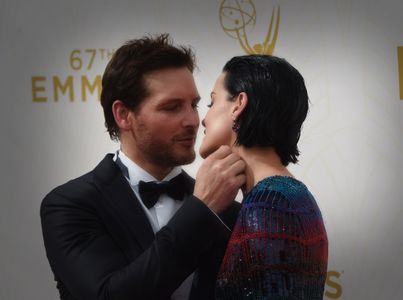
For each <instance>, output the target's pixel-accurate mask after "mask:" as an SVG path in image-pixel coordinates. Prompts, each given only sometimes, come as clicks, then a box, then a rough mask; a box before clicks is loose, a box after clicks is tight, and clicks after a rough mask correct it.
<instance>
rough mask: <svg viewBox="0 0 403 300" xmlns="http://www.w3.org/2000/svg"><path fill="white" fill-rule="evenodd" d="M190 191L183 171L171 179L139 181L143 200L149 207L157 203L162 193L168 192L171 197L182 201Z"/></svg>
mask: <svg viewBox="0 0 403 300" xmlns="http://www.w3.org/2000/svg"><path fill="white" fill-rule="evenodd" d="M187 192H188V188H187V184H186V178H185V176H184V174H183V173H181V174H179V175H178V176H176V177H174V178H172V179H171V180H170V181H164V182H161V183H156V182H155V181H150V182H144V181H141V180H140V182H139V193H140V196H141V200H142V201H143V203H144V205H145V206H146V207H147V208H151V207H153V206H154V205H155V203H157V201H158V198H159V196H160V195H161V194H167V195H168V196H169V197H171V198H173V199H175V200H179V201H182V200H183V197H184V196H185V194H186V193H187Z"/></svg>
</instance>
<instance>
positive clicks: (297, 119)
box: [223, 55, 309, 166]
mask: <svg viewBox="0 0 403 300" xmlns="http://www.w3.org/2000/svg"><path fill="white" fill-rule="evenodd" d="M223 72H225V73H226V75H225V80H224V85H225V88H226V90H227V91H228V92H229V93H230V94H231V95H233V96H236V95H238V94H239V93H241V92H245V93H246V94H247V95H248V104H247V106H246V108H245V110H244V111H243V112H242V114H241V115H240V117H239V119H238V122H239V131H238V134H237V140H236V144H237V145H242V146H244V147H247V148H249V147H255V146H258V147H267V146H271V147H273V148H274V149H275V150H276V152H277V154H278V155H279V156H280V159H281V162H282V164H283V165H285V166H287V165H288V164H289V163H290V162H291V163H296V162H297V161H298V159H297V157H298V155H299V150H298V147H297V143H298V140H299V137H300V133H301V126H302V123H303V122H304V120H305V118H306V115H307V112H308V101H309V100H308V93H307V91H306V87H305V83H304V79H303V77H302V76H301V74H300V73H299V72H298V71H297V70H296V69H295V68H294V67H293V66H291V65H290V64H289V63H288V62H287V61H286V60H285V59H282V58H278V57H275V56H269V55H246V56H236V57H233V58H232V59H231V60H229V61H228V62H227V63H226V64H225V66H224V68H223ZM232 99H234V98H232ZM230 100H231V99H230Z"/></svg>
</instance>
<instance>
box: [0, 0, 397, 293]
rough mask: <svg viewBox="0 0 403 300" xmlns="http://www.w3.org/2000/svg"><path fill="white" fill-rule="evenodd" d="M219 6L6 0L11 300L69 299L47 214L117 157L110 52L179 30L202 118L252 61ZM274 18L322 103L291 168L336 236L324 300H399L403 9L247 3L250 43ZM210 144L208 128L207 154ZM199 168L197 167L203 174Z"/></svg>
mask: <svg viewBox="0 0 403 300" xmlns="http://www.w3.org/2000/svg"><path fill="white" fill-rule="evenodd" d="M241 2H242V1H236V0H233V1H224V4H225V5H226V6H228V7H229V10H227V11H226V13H228V12H229V11H232V12H233V14H232V15H229V14H226V17H227V18H228V17H234V16H237V14H239V11H236V10H235V9H234V7H236V5H237V3H241ZM221 4H223V1H218V0H217V1H200V0H171V1H163V0H158V1H134V0H132V1H123V0H121V1H106V0H99V1H95V0H90V1H78V0H71V1H54V0H52V1H51V0H37V1H28V0H2V1H1V10H0V49H1V52H0V54H1V55H0V62H1V67H2V68H1V73H0V74H1V75H0V76H1V77H0V79H1V80H0V88H1V89H0V90H1V103H3V107H2V108H1V111H0V128H1V129H2V145H1V147H0V159H1V161H0V163H1V166H2V168H3V175H2V179H1V183H0V184H1V194H2V197H1V209H0V243H1V248H0V249H1V250H0V251H1V252H0V254H1V255H0V299H1V300H22V299H41V300H51V299H57V297H58V294H57V291H56V288H55V283H54V281H53V278H52V274H51V271H50V268H49V265H48V262H47V259H46V256H45V251H44V247H43V241H42V235H41V229H40V219H39V205H40V202H41V200H42V198H43V197H44V195H45V194H46V193H47V192H49V191H50V190H51V189H52V188H53V187H55V186H57V185H59V184H62V183H64V182H66V181H67V180H69V179H72V178H75V177H77V176H79V175H81V174H83V173H85V172H87V171H89V170H91V169H92V168H93V167H94V166H95V165H96V164H97V163H98V161H100V160H101V159H102V158H103V156H104V155H105V153H107V152H112V151H115V150H116V149H117V147H118V144H116V143H113V142H111V141H110V140H109V138H108V135H107V133H106V131H105V128H104V126H103V113H102V109H101V106H100V104H99V101H98V100H97V94H98V90H97V83H98V82H97V80H99V79H100V77H97V76H99V75H102V73H103V70H104V68H105V65H106V63H107V61H108V57H109V56H110V54H111V53H112V52H113V50H114V49H116V48H118V47H119V46H120V45H121V44H122V43H123V42H124V41H126V40H128V39H132V38H136V37H140V36H142V35H144V34H145V33H162V32H169V33H171V34H172V36H173V38H174V40H175V42H177V43H180V44H186V45H191V46H192V47H193V48H194V50H195V51H196V55H197V61H198V66H199V69H198V70H197V71H196V74H195V76H196V83H197V85H198V88H199V92H200V94H201V96H202V101H201V108H200V116H201V117H203V116H204V115H205V113H206V110H207V107H206V105H207V104H208V102H209V93H210V91H211V89H212V86H213V84H214V81H215V79H216V77H217V76H218V74H219V72H220V70H221V68H222V66H223V64H224V63H225V62H226V61H227V60H228V59H229V58H231V57H232V56H234V55H240V54H244V52H243V50H242V48H241V46H240V43H239V41H238V40H237V39H233V38H231V37H230V36H229V35H228V34H226V33H225V32H224V30H223V27H222V24H221V23H220V12H221V13H223V11H222V10H221V11H220V6H221ZM252 5H254V7H255V8H256V15H252V14H251V12H253V11H252V10H251V7H252ZM274 7H280V16H281V17H280V23H279V31H278V38H277V41H276V45H275V49H274V54H275V55H278V56H281V57H285V58H286V59H287V60H288V61H289V62H291V63H292V64H293V65H294V66H295V67H297V69H299V71H300V72H301V73H302V75H303V76H304V77H305V80H306V84H307V88H308V92H309V95H310V100H311V108H310V113H309V115H308V118H307V121H306V123H305V125H304V129H303V133H302V138H301V142H300V149H301V151H302V155H301V159H300V163H299V164H298V165H296V166H293V167H291V171H292V172H293V173H294V174H295V175H296V176H297V177H298V178H299V179H301V180H302V181H304V182H305V183H306V184H307V185H308V186H309V188H310V189H311V191H312V192H313V194H314V195H315V196H316V198H317V201H318V204H319V206H320V208H321V210H322V214H323V217H324V220H325V225H326V229H327V232H328V235H329V274H328V280H327V284H326V296H325V299H374V300H378V299H391V300H393V299H396V300H397V299H401V298H402V296H401V295H402V292H401V284H402V279H403V260H402V259H401V256H402V254H403V234H402V233H401V230H402V229H403V218H402V217H401V215H402V213H403V204H402V201H403V197H402V193H403V187H402V185H403V182H402V178H403V160H402V152H403V140H402V138H401V135H402V129H403V121H402V117H403V100H402V99H401V98H403V91H402V92H401V94H399V72H398V66H399V63H398V47H401V46H403V2H402V1H401V0H384V1H375V0H369V1H367V0H355V1H354V0H334V1H331V0H329V1H325V0H316V1H314V0H309V1H305V0H304V1H302V0H299V1H296V0H295V1H291V0H288V1H287V0H283V1H282V0H278V1H275V0H269V1H268V0H254V1H243V2H242V4H241V8H242V11H243V12H244V13H249V15H248V14H244V15H243V16H244V17H245V19H244V21H245V20H248V18H250V17H255V20H256V24H255V25H254V26H252V23H248V24H241V25H245V27H246V33H247V36H248V38H249V41H250V44H251V45H252V46H253V45H254V44H256V43H262V42H263V40H264V38H265V36H266V33H267V28H268V24H269V21H270V18H271V15H272V10H273V8H274ZM227 21H228V19H227ZM229 21H231V20H229ZM401 56H402V57H401V58H400V59H401V62H400V64H401V66H402V67H401V68H402V70H401V75H400V85H401V86H403V54H402V55H401ZM91 89H93V93H91ZM84 94H85V95H84ZM400 95H402V96H400ZM84 98H86V100H85V101H83V99H84ZM201 138H202V132H201V131H200V132H199V138H198V141H197V145H196V147H197V148H198V147H199V145H200V142H201ZM200 162H201V159H200V158H197V160H196V162H195V163H194V164H192V165H191V166H187V167H186V170H188V171H189V173H190V174H192V175H195V174H196V171H197V168H198V166H199V165H200Z"/></svg>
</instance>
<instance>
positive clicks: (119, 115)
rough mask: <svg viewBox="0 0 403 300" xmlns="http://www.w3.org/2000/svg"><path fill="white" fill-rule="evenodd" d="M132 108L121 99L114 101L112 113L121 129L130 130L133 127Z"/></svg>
mask: <svg viewBox="0 0 403 300" xmlns="http://www.w3.org/2000/svg"><path fill="white" fill-rule="evenodd" d="M131 112H132V110H131V109H129V108H128V107H127V106H126V105H125V104H124V103H123V102H122V101H121V100H115V101H114V102H113V103H112V113H113V117H114V118H115V122H116V124H117V125H118V127H119V129H120V130H129V129H130V128H131V127H132V121H133V119H132V115H131Z"/></svg>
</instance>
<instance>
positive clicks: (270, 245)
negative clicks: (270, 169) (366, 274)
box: [215, 176, 328, 300]
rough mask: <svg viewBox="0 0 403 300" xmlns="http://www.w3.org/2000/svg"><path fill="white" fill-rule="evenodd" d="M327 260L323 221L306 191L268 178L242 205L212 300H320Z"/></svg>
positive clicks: (297, 183)
mask: <svg viewBox="0 0 403 300" xmlns="http://www.w3.org/2000/svg"><path fill="white" fill-rule="evenodd" d="M327 256H328V241H327V235H326V230H325V227H324V224H323V220H322V216H321V213H320V210H319V208H318V206H317V204H316V201H315V199H314V197H313V196H312V194H311V193H310V192H309V190H308V189H307V187H306V186H305V185H304V184H303V183H302V182H300V181H298V180H296V179H294V178H292V177H286V176H272V177H267V178H265V179H263V180H262V181H260V182H259V183H258V184H257V185H256V186H255V187H254V188H253V189H252V190H251V191H250V192H249V193H248V195H246V197H245V198H244V200H243V202H242V207H241V210H240V212H239V216H238V219H237V222H236V225H235V227H234V230H233V232H232V235H231V238H230V240H229V242H228V246H227V249H226V252H225V256H224V259H223V261H222V264H221V267H220V271H219V274H218V277H217V283H216V290H215V295H216V299H217V300H224V299H225V300H227V299H254V300H258V299H259V300H260V299H262V300H263V299H268V300H269V299H270V300H272V299H284V300H286V299H287V300H288V299H309V300H316V299H322V298H323V291H324V285H325V279H326V271H327Z"/></svg>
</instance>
